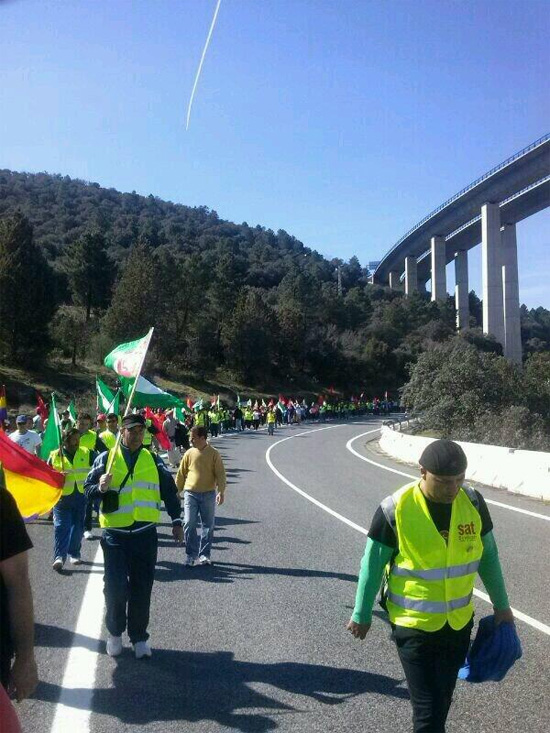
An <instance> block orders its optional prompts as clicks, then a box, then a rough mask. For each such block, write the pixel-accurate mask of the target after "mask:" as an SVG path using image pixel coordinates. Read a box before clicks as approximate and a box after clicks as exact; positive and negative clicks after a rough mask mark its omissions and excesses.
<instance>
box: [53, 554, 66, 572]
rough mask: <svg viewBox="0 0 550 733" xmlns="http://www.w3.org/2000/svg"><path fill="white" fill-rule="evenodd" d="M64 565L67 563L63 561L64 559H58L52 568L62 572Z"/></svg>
mask: <svg viewBox="0 0 550 733" xmlns="http://www.w3.org/2000/svg"><path fill="white" fill-rule="evenodd" d="M64 564H65V561H64V560H63V558H62V557H56V558H55V560H54V561H53V565H52V568H53V569H54V570H61V568H62V567H63V565H64Z"/></svg>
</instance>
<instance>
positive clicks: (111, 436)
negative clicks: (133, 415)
mask: <svg viewBox="0 0 550 733" xmlns="http://www.w3.org/2000/svg"><path fill="white" fill-rule="evenodd" d="M105 422H106V425H107V427H106V429H105V430H102V431H101V432H100V433H99V439H100V440H101V441H103V444H104V445H105V448H106V449H107V450H111V448H114V447H115V443H116V439H117V436H118V415H117V414H116V413H115V412H110V413H109V414H108V415H107V417H106V421H105ZM98 452H102V451H98Z"/></svg>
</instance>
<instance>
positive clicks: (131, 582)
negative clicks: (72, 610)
mask: <svg viewBox="0 0 550 733" xmlns="http://www.w3.org/2000/svg"><path fill="white" fill-rule="evenodd" d="M121 432H122V440H121V443H120V445H119V447H118V449H117V450H116V451H115V449H114V448H112V449H111V450H110V451H106V452H104V453H102V454H101V455H100V456H98V457H97V458H96V460H95V462H94V465H93V467H92V470H91V471H90V473H89V474H88V476H87V478H86V481H85V483H84V488H85V491H86V496H87V497H88V499H92V500H93V499H94V498H96V497H100V498H101V503H100V513H99V523H100V525H101V527H103V536H102V538H101V547H102V549H103V557H104V562H105V578H104V581H105V591H104V592H105V603H106V615H105V625H106V626H107V631H108V634H109V636H108V639H107V654H109V656H112V657H116V656H118V655H119V654H120V653H121V652H122V634H123V632H124V631H125V630H126V628H127V629H128V636H129V637H130V642H131V643H132V645H133V647H134V652H135V655H136V659H141V658H142V657H150V656H151V647H150V646H149V644H148V642H147V640H148V639H149V634H148V632H147V626H148V625H149V609H150V605H151V591H152V588H153V580H154V575H155V564H156V560H157V530H156V526H157V524H158V523H159V522H160V520H161V510H160V507H161V502H163V503H164V506H165V508H166V511H167V512H168V514H169V515H170V518H171V519H172V535H173V536H174V539H175V540H176V542H178V543H181V542H183V528H182V519H181V506H180V502H179V499H178V495H177V490H176V485H175V483H174V479H173V478H172V474H171V473H170V472H169V471H168V469H167V467H166V466H165V464H164V463H163V461H162V459H161V458H159V457H158V456H157V455H156V454H154V453H152V452H151V451H149V450H147V449H146V448H144V447H143V435H144V433H145V418H144V416H143V415H140V414H135V415H132V414H131V415H126V416H125V417H123V418H122V424H121ZM110 456H112V458H113V463H112V466H111V469H110V471H109V473H107V471H106V467H107V463H108V459H109V457H110Z"/></svg>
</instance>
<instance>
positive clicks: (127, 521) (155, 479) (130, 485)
mask: <svg viewBox="0 0 550 733" xmlns="http://www.w3.org/2000/svg"><path fill="white" fill-rule="evenodd" d="M113 452H114V451H113V450H110V451H109V457H110V456H111V454H112V453H113ZM111 473H112V474H113V478H112V480H111V486H110V488H111V489H113V490H114V491H117V492H118V490H119V488H120V486H121V484H122V482H123V481H124V479H125V478H126V476H127V474H128V466H127V465H126V461H125V460H124V456H123V455H122V450H121V448H120V447H119V448H118V450H117V452H116V455H115V460H114V461H113V466H112V468H111ZM160 502H161V499H160V484H159V472H158V468H157V466H156V464H155V461H154V460H153V457H152V455H151V454H150V453H149V451H148V450H143V449H142V450H140V452H139V456H138V459H137V461H136V465H135V466H134V471H133V473H131V474H130V476H128V478H127V479H126V483H125V484H124V487H123V488H122V489H121V490H120V493H119V495H118V509H117V511H115V512H111V513H109V514H103V512H102V511H101V508H102V506H101V504H100V510H99V524H100V526H101V527H115V528H116V527H129V526H130V525H131V524H133V523H134V522H154V523H155V524H158V522H160Z"/></svg>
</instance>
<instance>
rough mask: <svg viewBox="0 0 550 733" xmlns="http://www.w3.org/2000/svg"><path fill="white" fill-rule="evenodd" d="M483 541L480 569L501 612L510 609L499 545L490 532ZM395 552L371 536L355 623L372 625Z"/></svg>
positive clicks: (363, 568) (363, 561)
mask: <svg viewBox="0 0 550 733" xmlns="http://www.w3.org/2000/svg"><path fill="white" fill-rule="evenodd" d="M481 541H482V542H483V554H482V556H481V560H480V563H479V568H478V573H479V576H480V578H481V580H482V581H483V585H484V586H485V588H486V589H487V593H488V594H489V598H490V599H491V603H492V604H493V606H494V607H495V609H497V610H499V611H500V610H503V609H506V608H509V607H510V604H509V602H508V595H507V593H506V586H505V585H504V578H503V576H502V568H501V566H500V560H499V557H498V548H497V543H496V541H495V538H494V535H493V533H492V532H487V534H485V535H483V536H482V538H481ZM393 552H394V550H393V548H391V547H388V546H387V545H383V544H381V543H380V542H376V541H375V540H371V539H370V537H369V539H368V540H367V545H366V547H365V554H364V555H363V559H362V561H361V570H360V573H359V582H358V585H357V593H356V596H355V608H354V610H353V615H352V617H351V620H352V621H355V623H358V624H369V623H370V622H371V620H372V608H373V606H374V602H375V600H376V596H377V594H378V591H379V590H380V584H381V582H382V577H383V575H384V568H385V567H386V565H387V564H388V562H389V561H390V560H391V557H392V555H393Z"/></svg>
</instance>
